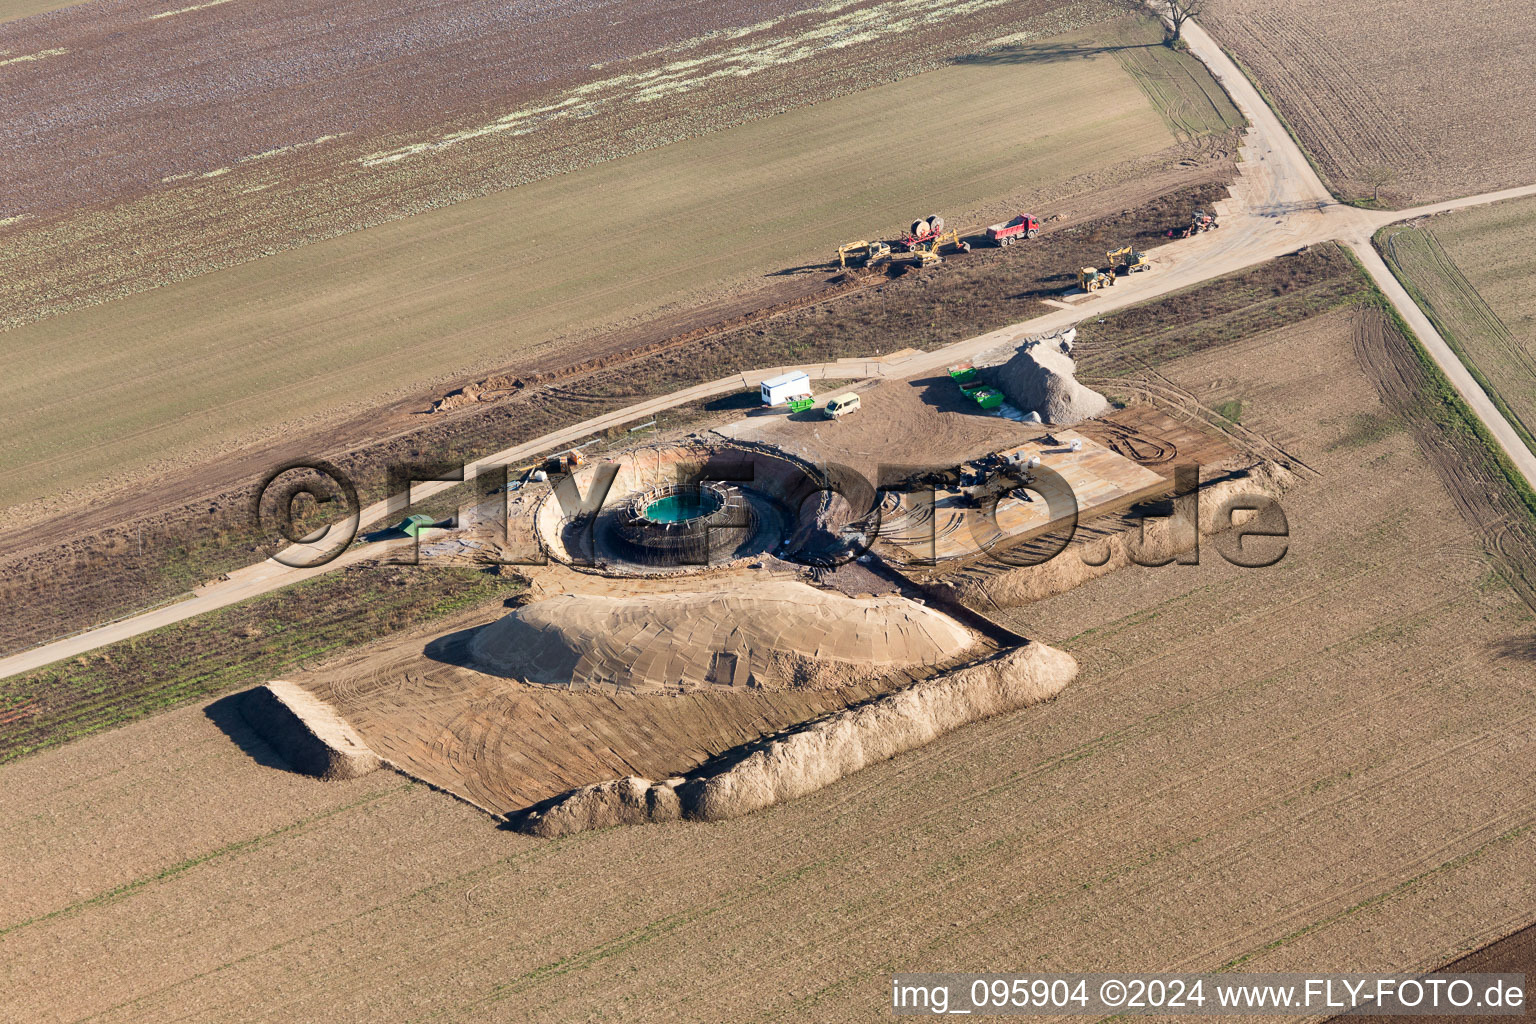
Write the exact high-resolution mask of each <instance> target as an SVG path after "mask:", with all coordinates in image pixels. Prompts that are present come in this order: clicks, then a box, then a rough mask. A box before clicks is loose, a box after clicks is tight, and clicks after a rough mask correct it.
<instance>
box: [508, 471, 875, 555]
mask: <svg viewBox="0 0 1536 1024" xmlns="http://www.w3.org/2000/svg"><path fill="white" fill-rule="evenodd" d="M844 504H845V503H844V502H842V500H841V499H840V498H839V497H838V495H836V493H835V492H833V491H832V490H831V489H830V488H829V487H828V486H827V484H826V480H825V477H824V476H823V474H822V473H821V472H820V470H818V469H817V468H816V467H815V466H813V465H811V464H810V463H809V462H805V461H803V460H800V459H797V458H795V457H793V456H790V455H786V454H784V453H782V452H779V451H777V450H775V449H772V448H769V447H767V446H757V445H746V444H739V443H708V442H704V441H698V442H689V443H683V444H662V445H650V446H647V447H644V448H638V449H635V450H633V451H630V452H625V453H622V454H619V455H616V456H614V457H612V458H610V459H606V460H604V461H602V462H597V463H594V464H592V465H588V466H583V467H581V468H580V469H578V470H576V472H574V473H572V474H571V475H570V476H569V477H567V478H563V479H561V480H557V481H556V482H555V487H554V488H553V490H552V493H551V494H550V495H549V496H548V497H546V498H545V499H543V501H542V503H541V504H540V506H539V508H538V510H537V512H536V513H535V524H536V529H537V532H538V537H539V543H540V545H541V546H542V547H543V549H544V550H545V551H546V552H547V553H548V554H549V555H550V556H551V557H553V558H555V559H556V560H558V561H561V562H565V563H567V564H571V565H575V566H590V567H594V568H597V569H601V570H602V571H604V572H610V573H616V574H621V575H623V574H630V575H651V574H657V573H678V572H696V571H699V570H701V569H705V568H710V567H718V566H722V565H728V564H731V563H733V562H738V561H740V560H742V559H746V558H753V557H758V556H762V555H767V554H772V555H776V556H778V557H781V558H787V559H792V560H803V561H807V562H811V563H814V562H815V561H816V554H817V553H818V552H822V551H825V550H827V549H828V548H829V547H832V546H835V544H836V539H835V537H833V535H832V531H831V529H830V525H829V524H831V523H833V521H834V519H835V520H836V521H838V522H841V521H843V520H844V519H846V518H847V516H846V515H844V516H838V515H837V514H836V512H837V509H838V508H839V507H840V506H841V505H844Z"/></svg>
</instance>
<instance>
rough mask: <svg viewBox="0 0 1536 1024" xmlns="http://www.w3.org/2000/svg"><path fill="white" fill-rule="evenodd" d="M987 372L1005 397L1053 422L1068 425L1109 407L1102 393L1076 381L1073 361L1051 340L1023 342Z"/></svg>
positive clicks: (1097, 414) (1088, 418)
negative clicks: (1005, 360)
mask: <svg viewBox="0 0 1536 1024" xmlns="http://www.w3.org/2000/svg"><path fill="white" fill-rule="evenodd" d="M990 375H991V377H992V379H993V381H994V382H995V383H996V384H997V386H998V387H1000V388H1002V390H1003V394H1005V395H1007V396H1008V401H1010V402H1012V403H1013V404H1014V405H1016V406H1018V407H1019V408H1020V409H1023V410H1024V411H1025V412H1031V411H1033V412H1037V413H1039V414H1040V418H1041V419H1042V420H1044V421H1045V422H1047V423H1053V424H1056V425H1057V426H1062V427H1070V426H1072V424H1074V423H1079V422H1081V421H1082V420H1091V419H1093V418H1094V417H1095V416H1102V415H1103V414H1104V413H1105V412H1107V411H1108V410H1109V401H1108V400H1107V399H1106V398H1105V397H1104V396H1103V395H1101V394H1099V393H1098V392H1097V391H1094V390H1093V389H1092V388H1087V387H1084V386H1083V385H1081V384H1079V383H1078V382H1077V364H1076V363H1074V362H1073V361H1072V357H1071V356H1069V355H1067V354H1066V353H1065V352H1064V351H1062V346H1061V345H1060V344H1059V343H1057V342H1056V341H1054V340H1053V341H1044V342H1031V343H1029V344H1026V345H1025V346H1023V347H1022V348H1020V349H1019V351H1018V353H1017V354H1016V355H1015V356H1014V357H1013V358H1012V359H1010V360H1008V361H1007V362H1006V363H1004V364H1003V365H1002V366H999V367H995V368H993V369H992V370H991V373H990Z"/></svg>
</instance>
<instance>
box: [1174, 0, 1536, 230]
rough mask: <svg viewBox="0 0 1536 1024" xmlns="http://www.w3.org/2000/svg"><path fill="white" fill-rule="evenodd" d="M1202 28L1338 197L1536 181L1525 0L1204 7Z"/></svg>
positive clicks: (1449, 192) (1436, 195)
mask: <svg viewBox="0 0 1536 1024" xmlns="http://www.w3.org/2000/svg"><path fill="white" fill-rule="evenodd" d="M1201 22H1202V24H1204V26H1205V27H1206V28H1207V29H1209V30H1210V32H1211V34H1212V35H1213V36H1214V37H1215V38H1216V39H1217V40H1218V41H1219V42H1220V43H1221V44H1222V45H1223V46H1224V47H1225V48H1226V49H1227V50H1228V51H1229V52H1230V53H1232V54H1234V55H1235V56H1236V57H1237V59H1238V60H1239V61H1240V62H1241V64H1242V65H1243V67H1244V68H1245V69H1247V71H1248V73H1249V75H1250V76H1251V77H1252V78H1253V79H1254V80H1255V82H1256V83H1257V84H1258V86H1259V87H1260V88H1261V89H1263V90H1264V92H1265V93H1266V94H1267V96H1268V98H1269V99H1270V102H1271V103H1272V104H1273V105H1274V106H1276V108H1277V109H1278V111H1279V113H1280V114H1281V116H1282V117H1283V118H1284V119H1285V120H1286V122H1287V123H1288V124H1289V127H1290V128H1291V130H1292V131H1293V132H1294V134H1295V135H1296V136H1297V138H1298V139H1299V141H1300V143H1301V145H1302V147H1303V148H1304V149H1305V150H1306V151H1307V153H1308V155H1309V156H1311V157H1312V159H1313V160H1314V161H1315V162H1316V164H1317V166H1318V168H1319V170H1320V172H1321V174H1322V176H1323V178H1324V180H1325V181H1326V182H1327V183H1328V185H1329V186H1330V188H1331V189H1332V190H1333V191H1334V192H1335V194H1337V195H1338V196H1339V197H1340V198H1343V199H1352V200H1359V199H1370V198H1372V196H1373V195H1374V194H1375V193H1376V192H1377V189H1378V186H1379V189H1380V198H1381V201H1382V202H1383V203H1385V204H1386V205H1388V206H1393V207H1403V206H1411V205H1414V204H1417V203H1427V202H1433V201H1436V200H1441V199H1450V198H1453V197H1457V196H1465V195H1472V194H1475V193H1480V192H1491V191H1495V190H1498V189H1502V188H1510V187H1513V186H1517V185H1526V184H1529V183H1531V182H1532V181H1536V128H1533V127H1532V125H1531V121H1530V119H1529V118H1527V117H1523V116H1521V115H1520V112H1522V111H1524V110H1526V109H1528V108H1529V107H1530V106H1531V105H1532V103H1533V102H1536V81H1533V79H1532V77H1531V75H1530V74H1529V60H1528V59H1527V54H1528V53H1529V49H1530V43H1531V39H1532V38H1533V37H1536V8H1533V7H1532V5H1530V4H1528V3H1525V2H1524V0H1489V2H1486V3H1477V4H1458V3H1450V2H1444V0H1436V2H1425V3H1412V4H1402V3H1395V2H1392V0H1344V2H1342V3H1335V2H1329V0H1295V2H1290V3H1283V4H1276V3H1267V2H1264V0H1213V2H1211V3H1209V4H1207V5H1206V10H1205V12H1204V13H1203V16H1202V18H1201Z"/></svg>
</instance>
